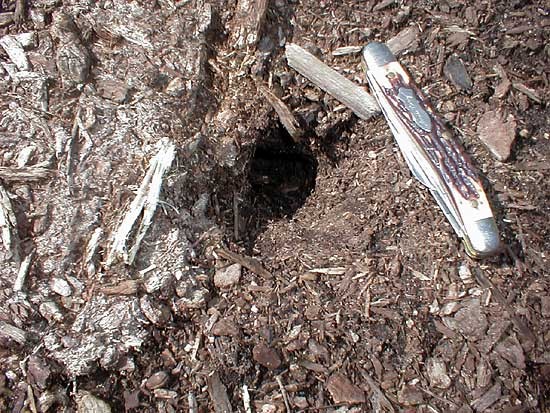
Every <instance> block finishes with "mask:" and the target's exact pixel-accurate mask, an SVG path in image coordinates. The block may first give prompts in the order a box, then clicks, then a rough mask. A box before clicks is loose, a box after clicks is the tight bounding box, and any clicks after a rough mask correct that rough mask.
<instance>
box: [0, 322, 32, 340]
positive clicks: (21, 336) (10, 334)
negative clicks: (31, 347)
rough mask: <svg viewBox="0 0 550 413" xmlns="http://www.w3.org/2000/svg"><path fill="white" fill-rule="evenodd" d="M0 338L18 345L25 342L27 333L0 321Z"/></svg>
mask: <svg viewBox="0 0 550 413" xmlns="http://www.w3.org/2000/svg"><path fill="white" fill-rule="evenodd" d="M0 338H7V339H10V340H13V341H15V342H16V343H19V344H25V343H26V342H27V333H26V332H25V331H23V330H21V329H20V328H19V327H15V326H13V325H11V324H8V323H6V322H5V321H1V320H0Z"/></svg>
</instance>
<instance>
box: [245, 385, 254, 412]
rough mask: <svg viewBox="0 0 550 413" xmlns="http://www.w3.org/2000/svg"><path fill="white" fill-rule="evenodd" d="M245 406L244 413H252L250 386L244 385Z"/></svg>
mask: <svg viewBox="0 0 550 413" xmlns="http://www.w3.org/2000/svg"><path fill="white" fill-rule="evenodd" d="M243 405H244V413H252V407H251V406H250V393H249V392H248V386H247V385H246V384H243Z"/></svg>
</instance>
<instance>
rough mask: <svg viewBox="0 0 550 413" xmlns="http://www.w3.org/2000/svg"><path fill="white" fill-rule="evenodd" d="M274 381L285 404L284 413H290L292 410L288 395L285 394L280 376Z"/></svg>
mask: <svg viewBox="0 0 550 413" xmlns="http://www.w3.org/2000/svg"><path fill="white" fill-rule="evenodd" d="M275 380H277V384H278V385H279V389H280V390H281V394H282V395H283V400H284V402H285V407H286V412H287V413H291V412H292V410H291V408H290V403H289V401H288V394H287V392H286V389H285V386H284V385H283V381H282V380H281V377H280V376H277V377H275Z"/></svg>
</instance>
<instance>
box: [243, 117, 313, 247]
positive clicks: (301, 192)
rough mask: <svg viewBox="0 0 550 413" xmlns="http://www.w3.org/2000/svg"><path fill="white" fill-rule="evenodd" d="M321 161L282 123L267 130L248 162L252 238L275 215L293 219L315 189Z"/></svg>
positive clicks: (248, 219)
mask: <svg viewBox="0 0 550 413" xmlns="http://www.w3.org/2000/svg"><path fill="white" fill-rule="evenodd" d="M317 166H318V162H317V159H316V158H315V156H314V155H313V153H312V152H311V150H310V148H309V147H308V146H307V144H306V143H296V142H294V141H293V140H292V138H291V137H290V135H289V134H288V132H287V131H286V129H284V127H282V126H281V125H280V124H279V125H277V126H276V127H274V128H272V129H269V130H267V131H265V132H264V136H260V137H259V139H258V141H257V143H256V145H255V147H254V148H253V150H252V157H251V159H250V162H249V169H248V183H249V188H250V190H249V193H248V196H247V198H248V199H247V201H248V202H246V204H247V205H248V208H246V209H247V211H246V212H245V215H246V216H247V223H246V226H247V232H248V234H249V237H250V238H251V239H250V241H252V242H253V241H254V239H255V238H256V237H257V235H259V234H260V233H261V232H262V231H263V229H264V228H265V225H266V224H267V223H268V222H269V221H272V220H275V219H282V218H286V219H290V218H292V216H293V215H294V213H295V212H296V211H297V210H298V209H299V208H300V207H301V206H302V205H303V204H304V203H305V201H306V199H307V197H308V196H309V195H310V194H311V193H312V192H313V190H314V189H315V179H316V177H317Z"/></svg>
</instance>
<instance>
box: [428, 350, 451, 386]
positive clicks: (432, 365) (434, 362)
mask: <svg viewBox="0 0 550 413" xmlns="http://www.w3.org/2000/svg"><path fill="white" fill-rule="evenodd" d="M426 373H427V375H428V377H429V379H430V386H431V387H438V388H440V389H448V388H449V386H450V385H451V378H450V377H449V375H448V374H447V365H446V364H445V362H444V361H443V360H442V359H440V358H438V357H433V358H430V359H428V360H427V362H426Z"/></svg>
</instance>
